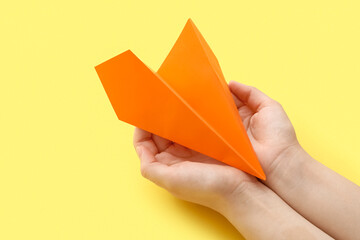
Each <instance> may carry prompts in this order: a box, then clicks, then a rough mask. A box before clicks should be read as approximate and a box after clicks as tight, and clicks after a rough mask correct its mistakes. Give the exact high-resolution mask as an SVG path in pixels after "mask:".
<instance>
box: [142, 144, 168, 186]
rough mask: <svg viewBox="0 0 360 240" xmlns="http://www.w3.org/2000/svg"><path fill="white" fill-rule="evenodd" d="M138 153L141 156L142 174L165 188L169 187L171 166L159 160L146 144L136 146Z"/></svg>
mask: <svg viewBox="0 0 360 240" xmlns="http://www.w3.org/2000/svg"><path fill="white" fill-rule="evenodd" d="M136 153H137V154H138V156H139V158H140V170H141V175H142V176H143V177H145V178H147V179H149V180H150V181H152V182H154V183H155V184H157V185H159V186H160V187H163V188H168V183H167V182H168V181H166V180H167V179H169V172H170V170H169V166H167V165H166V164H163V163H161V162H158V161H157V160H156V158H155V154H154V153H153V152H152V151H151V150H149V149H148V148H147V147H146V146H144V145H140V146H137V147H136Z"/></svg>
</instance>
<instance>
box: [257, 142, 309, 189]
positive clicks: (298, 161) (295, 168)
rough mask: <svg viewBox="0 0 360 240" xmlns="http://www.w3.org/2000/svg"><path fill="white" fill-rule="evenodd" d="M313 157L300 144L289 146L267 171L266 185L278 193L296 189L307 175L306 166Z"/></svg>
mask: <svg viewBox="0 0 360 240" xmlns="http://www.w3.org/2000/svg"><path fill="white" fill-rule="evenodd" d="M310 158H311V157H310V156H309V155H308V154H307V152H306V151H305V150H304V149H303V148H302V147H301V145H300V144H299V143H296V144H294V145H291V146H289V147H288V148H287V149H285V150H284V151H283V152H282V153H281V154H279V156H278V157H277V158H276V159H275V160H274V161H273V162H272V164H271V165H270V167H269V168H268V171H266V175H267V180H266V181H265V182H264V183H265V184H266V185H268V186H271V188H272V189H273V190H274V191H276V189H281V188H283V187H286V188H287V189H294V187H295V186H296V185H297V184H298V183H299V182H300V181H301V179H302V178H303V177H304V175H305V174H306V171H305V169H306V166H307V163H309V159H310Z"/></svg>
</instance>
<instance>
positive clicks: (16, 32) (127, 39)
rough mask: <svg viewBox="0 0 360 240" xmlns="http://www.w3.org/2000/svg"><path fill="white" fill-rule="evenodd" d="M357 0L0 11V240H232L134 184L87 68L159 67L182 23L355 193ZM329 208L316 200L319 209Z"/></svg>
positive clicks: (224, 230)
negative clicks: (115, 63) (110, 62)
mask: <svg viewBox="0 0 360 240" xmlns="http://www.w3.org/2000/svg"><path fill="white" fill-rule="evenodd" d="M359 12H360V5H359V1H327V0H326V1H325V0H324V1H310V0H308V1H286V0H284V1H225V0H224V1H194V0H182V1H145V0H143V1H131V0H127V1H105V0H101V1H73V0H72V1H34V0H33V1H4V2H2V3H1V8H0V43H1V44H0V81H1V85H0V239H4V240H8V239H37V240H40V239H181V240H182V239H207V240H212V239H239V238H241V237H240V235H239V234H238V233H237V232H236V230H235V229H234V228H233V227H232V226H231V225H230V224H229V223H228V222H227V221H226V220H225V218H223V217H222V216H220V215H219V214H217V213H215V212H212V211H210V210H208V209H206V208H203V207H200V206H196V205H193V204H189V203H186V202H183V201H180V200H177V199H175V198H174V197H172V196H171V195H170V194H168V193H167V192H166V191H164V190H162V189H160V188H159V187H157V186H155V185H154V184H152V183H151V182H148V181H147V180H145V179H143V178H142V177H141V175H140V171H139V161H138V159H137V157H136V155H135V151H134V150H133V147H132V132H133V127H132V126H129V125H127V124H124V123H121V122H120V121H118V120H117V118H116V115H115V113H114V111H113V109H112V108H111V105H110V102H109V100H108V99H107V96H106V94H105V92H104V90H103V88H102V85H101V83H100V81H99V79H98V77H97V74H96V72H95V70H94V66H95V65H97V64H99V63H101V62H103V61H105V60H107V59H109V58H111V57H113V56H115V55H117V54H119V53H121V52H122V51H125V50H127V49H131V50H132V51H134V53H135V54H137V56H138V57H139V58H140V59H142V60H143V61H144V62H145V63H146V64H147V65H148V66H150V67H151V68H153V69H154V70H157V68H158V67H159V66H160V64H161V62H162V61H163V60H164V58H165V57H166V55H167V53H168V52H169V51H170V48H171V47H172V45H173V44H174V42H175V40H176V39H177V37H178V35H179V34H180V32H181V30H182V28H183V27H184V25H185V23H186V20H187V19H188V18H189V17H191V18H192V19H193V21H194V22H195V24H196V25H197V27H198V28H199V30H200V31H201V32H202V34H203V36H204V37H205V39H206V40H207V41H208V43H209V45H210V46H211V48H212V49H213V51H214V53H215V54H216V56H217V58H218V60H219V62H220V64H221V66H222V69H223V72H224V75H225V77H226V79H227V80H230V79H231V80H237V81H240V82H243V83H246V84H250V85H254V86H256V87H258V88H259V89H261V90H263V91H264V92H266V93H267V94H269V95H270V96H271V97H273V98H275V99H276V100H278V101H280V102H281V103H282V104H283V106H284V108H285V109H286V111H287V113H288V114H289V116H290V119H291V120H292V122H293V124H294V125H295V128H296V131H297V134H298V137H299V139H300V141H301V143H302V145H303V146H304V147H305V148H306V149H307V150H308V151H309V152H310V153H311V155H313V156H314V157H315V158H316V159H318V160H319V161H321V162H322V163H324V164H325V165H327V166H328V167H330V168H332V169H334V170H335V171H337V172H339V173H340V174H342V175H344V176H346V177H347V178H349V179H350V180H352V181H354V182H356V183H357V184H360V141H359V136H360V128H359V123H360V110H359V103H360V94H359V90H360V83H359V82H360V44H359V43H360V30H359V29H360V14H359ZM324 200H326V199H324Z"/></svg>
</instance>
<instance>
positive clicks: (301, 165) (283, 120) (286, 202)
mask: <svg viewBox="0 0 360 240" xmlns="http://www.w3.org/2000/svg"><path fill="white" fill-rule="evenodd" d="M229 88H230V90H231V92H232V94H233V97H234V101H235V104H236V106H237V108H238V110H239V114H240V116H241V118H242V120H243V123H244V126H245V128H246V130H247V134H248V136H249V138H250V141H251V143H252V145H253V147H254V150H255V152H256V154H257V156H258V159H259V161H260V163H261V165H262V167H263V169H264V172H265V174H266V176H267V180H266V181H262V182H260V181H258V180H257V179H256V178H255V177H253V176H250V175H249V174H247V173H244V172H242V171H240V170H238V169H236V168H233V167H231V166H228V165H226V164H224V163H222V162H219V161H217V160H215V159H212V158H210V157H207V156H205V155H203V154H200V153H198V152H196V151H193V150H190V149H188V148H185V147H183V146H181V145H179V144H177V143H173V142H171V141H169V140H166V139H163V138H161V137H159V136H156V135H153V134H151V133H149V132H146V131H144V130H141V129H138V128H137V129H136V130H135V134H134V146H135V148H136V151H137V153H138V155H139V158H140V160H141V173H142V175H143V176H144V177H145V178H148V179H149V180H151V181H153V182H154V183H156V184H158V185H159V186H161V187H163V188H165V189H167V190H168V191H169V192H171V193H172V194H173V195H175V196H177V197H179V198H181V199H184V200H187V201H190V202H194V203H198V204H201V205H204V206H207V207H210V208H212V209H214V210H216V211H218V212H220V213H221V214H223V215H224V216H225V217H226V218H227V219H228V220H229V221H230V222H231V223H232V224H233V225H234V226H235V227H236V228H237V229H238V230H239V231H240V232H241V233H242V234H243V235H244V236H245V237H246V238H251V239H298V238H301V239H329V238H330V236H333V237H335V238H336V239H339V238H342V239H354V238H356V237H357V236H359V229H360V204H359V201H358V199H360V190H359V188H358V187H357V186H356V185H355V184H353V183H351V182H350V181H348V180H347V179H345V178H343V177H341V176H340V175H338V174H336V173H335V172H333V171H331V170H330V169H328V168H326V167H325V166H323V165H321V164H320V163H319V162H317V161H316V160H314V159H312V158H311V157H310V156H309V155H308V154H307V153H306V152H305V151H304V150H303V149H302V148H301V146H300V144H299V143H298V141H297V139H296V135H295V131H294V128H293V126H292V124H291V122H290V120H289V119H288V117H287V115H286V113H285V111H284V110H283V108H282V107H281V105H280V104H279V103H277V102H276V101H274V100H272V99H271V98H269V97H268V96H266V95H265V94H264V93H262V92H260V91H259V90H258V89H256V88H253V87H250V86H246V85H244V84H240V83H236V82H230V84H229ZM334 216H336V217H334ZM329 235H330V236H329Z"/></svg>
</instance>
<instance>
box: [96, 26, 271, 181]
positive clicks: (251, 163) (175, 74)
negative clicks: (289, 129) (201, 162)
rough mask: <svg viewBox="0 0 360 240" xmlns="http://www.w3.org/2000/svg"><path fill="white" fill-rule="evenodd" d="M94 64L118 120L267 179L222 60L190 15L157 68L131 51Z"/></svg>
mask: <svg viewBox="0 0 360 240" xmlns="http://www.w3.org/2000/svg"><path fill="white" fill-rule="evenodd" d="M95 68H96V71H97V73H98V75H99V77H100V80H101V82H102V84H103V86H104V89H105V91H106V93H107V95H108V97H109V99H110V102H111V104H112V106H113V108H114V110H115V112H116V114H117V116H118V118H119V119H120V120H121V121H124V122H127V123H129V124H131V125H134V126H137V127H139V128H141V129H144V130H146V131H149V132H151V133H154V134H156V135H159V136H161V137H163V138H166V139H169V140H171V141H174V142H176V143H179V144H181V145H183V146H185V147H188V148H190V149H193V150H195V151H198V152H200V153H203V154H205V155H207V156H210V157H212V158H214V159H217V160H219V161H222V162H224V163H226V164H228V165H231V166H233V167H236V168H238V169H241V170H243V171H245V172H247V173H250V174H252V175H254V176H256V177H258V178H261V179H263V180H265V178H266V177H265V174H264V172H263V170H262V168H261V165H260V163H259V161H258V159H257V157H256V154H255V152H254V150H253V148H252V145H251V142H250V140H249V138H248V136H247V133H246V130H245V128H244V126H243V123H242V121H241V118H240V116H239V113H238V111H237V109H236V106H235V103H234V101H233V98H232V96H231V93H230V91H229V89H228V86H227V83H226V81H225V78H224V76H223V74H222V71H221V68H220V65H219V63H218V61H217V59H216V57H215V55H214V54H213V52H212V51H211V49H210V47H209V46H208V44H207V43H206V41H205V39H204V38H203V37H202V35H201V33H200V32H199V30H198V29H197V28H196V26H195V25H194V23H193V22H192V21H191V20H190V19H189V20H188V22H187V23H186V25H185V28H184V29H183V31H182V33H181V34H180V36H179V38H178V40H177V41H176V43H175V45H174V47H173V48H172V49H171V51H170V53H169V55H168V56H167V57H166V59H165V61H164V62H163V64H162V65H161V67H160V68H159V70H158V72H157V73H156V72H154V71H152V70H151V69H150V68H148V67H147V66H146V65H145V64H144V63H143V62H142V61H141V60H140V59H138V58H137V57H136V56H135V55H134V54H133V53H132V52H131V51H130V50H128V51H126V52H124V53H122V54H120V55H118V56H116V57H114V58H111V59H110V60H108V61H106V62H104V63H102V64H100V65H98V66H96V67H95Z"/></svg>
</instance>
